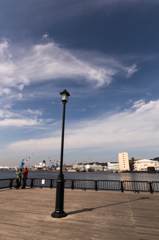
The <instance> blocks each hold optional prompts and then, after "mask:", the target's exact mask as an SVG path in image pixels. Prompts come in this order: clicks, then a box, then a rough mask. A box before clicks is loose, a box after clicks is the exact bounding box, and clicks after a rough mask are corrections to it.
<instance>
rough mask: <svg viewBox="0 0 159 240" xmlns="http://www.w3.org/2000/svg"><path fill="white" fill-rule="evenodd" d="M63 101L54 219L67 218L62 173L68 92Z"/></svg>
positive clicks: (63, 96) (63, 94)
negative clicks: (64, 208) (64, 207)
mask: <svg viewBox="0 0 159 240" xmlns="http://www.w3.org/2000/svg"><path fill="white" fill-rule="evenodd" d="M60 94H61V100H62V102H63V120H62V137H61V160H60V173H59V174H58V179H57V187H56V206H55V211H54V212H53V213H52V214H51V216H52V217H54V218H61V217H66V216H67V214H66V213H65V212H64V210H63V206H64V183H65V180H64V175H63V173H62V167H63V147H64V128H65V105H66V103H67V101H68V97H69V96H70V94H69V93H68V92H67V91H66V89H65V90H64V91H63V92H60Z"/></svg>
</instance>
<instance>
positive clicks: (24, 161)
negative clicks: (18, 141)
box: [20, 153, 33, 169]
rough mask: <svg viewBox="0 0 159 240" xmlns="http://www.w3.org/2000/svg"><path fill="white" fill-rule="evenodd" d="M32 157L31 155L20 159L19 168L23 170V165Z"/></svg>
mask: <svg viewBox="0 0 159 240" xmlns="http://www.w3.org/2000/svg"><path fill="white" fill-rule="evenodd" d="M32 156H33V153H32V154H31V155H30V156H29V157H28V158H26V159H22V161H21V162H20V168H22V169H24V164H25V163H26V162H27V161H29V159H30V158H31V157H32Z"/></svg>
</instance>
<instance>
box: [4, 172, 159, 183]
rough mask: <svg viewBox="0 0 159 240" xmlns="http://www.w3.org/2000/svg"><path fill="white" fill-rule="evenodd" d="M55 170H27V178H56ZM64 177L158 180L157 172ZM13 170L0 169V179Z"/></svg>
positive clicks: (71, 177)
mask: <svg viewBox="0 0 159 240" xmlns="http://www.w3.org/2000/svg"><path fill="white" fill-rule="evenodd" d="M58 173H59V172H56V171H35V172H33V171H29V174H28V178H44V179H45V178H52V179H57V176H58ZM64 176H65V179H85V180H122V181H124V180H125V181H159V173H144V172H143V173H110V172H77V173H76V172H75V173H70V172H64ZM15 177H16V173H15V171H3V170H0V179H5V178H15Z"/></svg>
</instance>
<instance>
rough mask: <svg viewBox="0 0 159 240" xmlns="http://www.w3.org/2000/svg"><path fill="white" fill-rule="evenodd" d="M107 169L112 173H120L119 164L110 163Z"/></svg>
mask: <svg viewBox="0 0 159 240" xmlns="http://www.w3.org/2000/svg"><path fill="white" fill-rule="evenodd" d="M107 169H108V170H112V171H119V163H118V162H108V163H107Z"/></svg>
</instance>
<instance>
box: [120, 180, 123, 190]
mask: <svg viewBox="0 0 159 240" xmlns="http://www.w3.org/2000/svg"><path fill="white" fill-rule="evenodd" d="M120 186H121V188H120V190H121V192H124V186H123V181H120Z"/></svg>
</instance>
